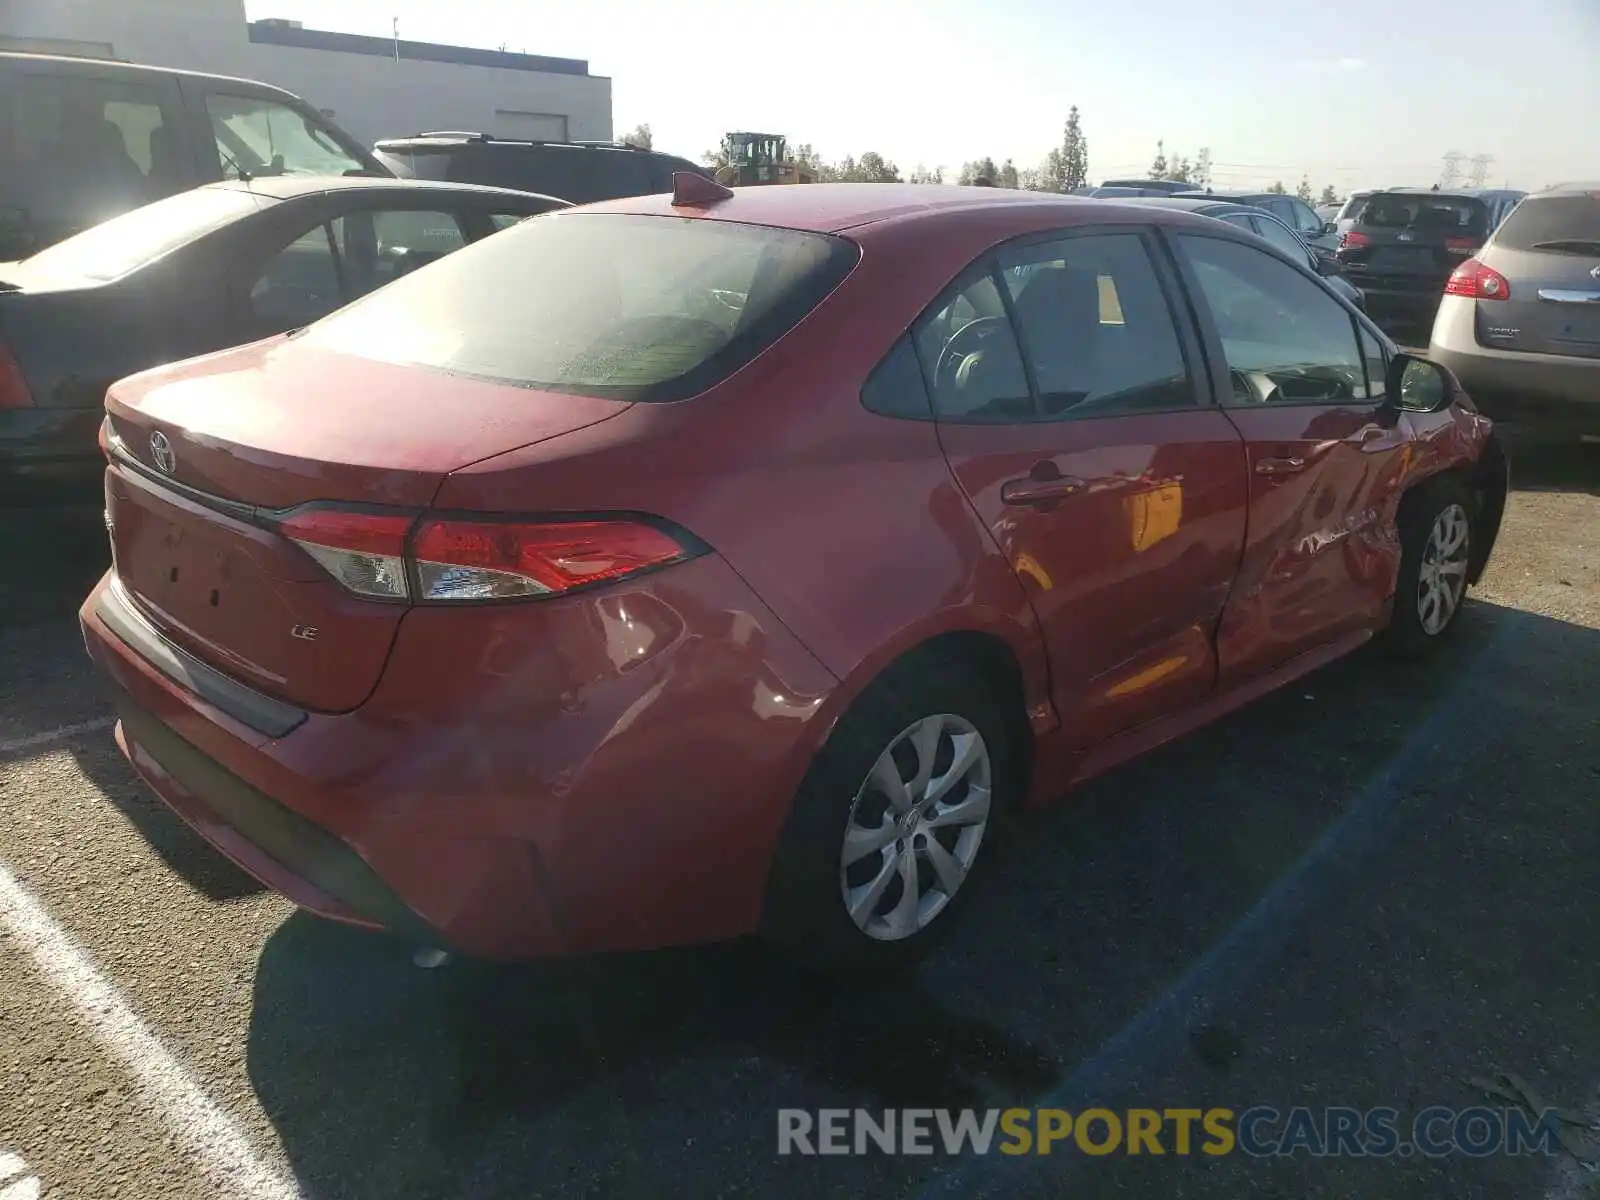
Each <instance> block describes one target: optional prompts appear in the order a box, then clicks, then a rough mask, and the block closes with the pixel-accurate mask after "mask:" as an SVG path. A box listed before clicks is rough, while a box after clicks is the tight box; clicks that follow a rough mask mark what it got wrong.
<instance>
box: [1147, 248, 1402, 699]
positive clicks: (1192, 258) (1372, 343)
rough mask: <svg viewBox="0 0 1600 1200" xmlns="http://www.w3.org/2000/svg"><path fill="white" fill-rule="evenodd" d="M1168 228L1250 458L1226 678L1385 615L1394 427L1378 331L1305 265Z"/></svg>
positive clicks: (1396, 467) (1390, 566)
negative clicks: (1383, 404) (1207, 324)
mask: <svg viewBox="0 0 1600 1200" xmlns="http://www.w3.org/2000/svg"><path fill="white" fill-rule="evenodd" d="M1175 241H1176V243H1177V246H1178V249H1179V252H1180V254H1181V257H1182V260H1183V261H1184V262H1185V263H1186V264H1187V267H1188V269H1189V271H1190V272H1192V275H1191V278H1192V280H1193V285H1192V286H1193V290H1194V292H1195V294H1196V297H1197V300H1198V302H1199V303H1200V304H1201V305H1202V307H1203V308H1204V309H1205V310H1206V311H1207V312H1209V315H1210V317H1211V323H1212V325H1214V327H1215V339H1216V341H1215V343H1214V344H1213V346H1212V351H1211V352H1212V354H1213V355H1214V356H1218V357H1220V358H1221V359H1222V360H1223V361H1225V362H1226V364H1227V367H1228V374H1229V378H1230V381H1231V384H1232V387H1231V389H1230V392H1229V394H1227V395H1226V396H1224V404H1225V406H1226V409H1227V413H1228V416H1229V418H1230V419H1231V420H1232V421H1233V423H1234V425H1235V426H1237V427H1238V429H1239V431H1240V432H1241V433H1242V434H1243V436H1244V440H1245V447H1246V451H1247V454H1248V458H1249V467H1250V472H1249V480H1250V522H1249V526H1250V528H1249V537H1248V540H1247V543H1246V546H1245V552H1244V556H1243V559H1242V560H1241V562H1240V567H1239V577H1238V580H1237V582H1236V583H1235V585H1234V590H1233V595H1232V597H1231V598H1230V600H1229V602H1228V606H1227V610H1226V612H1225V613H1224V615H1223V619H1222V626H1221V629H1220V630H1219V632H1218V636H1217V655H1218V659H1219V661H1220V663H1221V668H1222V682H1223V685H1224V686H1228V685H1229V684H1232V683H1235V682H1238V681H1239V680H1242V679H1244V678H1247V677H1249V676H1251V675H1254V674H1258V673H1260V672H1262V671H1266V670H1270V669H1272V668H1273V667H1275V666H1278V665H1280V664H1281V663H1283V662H1286V661H1287V660H1288V659H1290V658H1293V657H1294V656H1295V655H1297V654H1301V653H1303V652H1305V651H1308V650H1313V649H1315V648H1317V647H1319V646H1323V645H1326V644H1328V643H1330V642H1334V641H1337V640H1338V639H1340V638H1341V637H1343V636H1345V635H1351V634H1357V633H1360V632H1363V631H1371V630H1373V629H1375V628H1377V627H1378V625H1379V624H1381V622H1382V621H1383V620H1384V617H1385V614H1386V612H1387V604H1388V599H1389V596H1390V595H1391V594H1392V593H1393V590H1394V580H1395V574H1396V571H1397V570H1398V567H1399V546H1398V544H1397V542H1396V541H1395V539H1394V537H1393V532H1392V525H1391V521H1392V517H1393V501H1394V497H1395V491H1396V488H1397V487H1398V486H1399V482H1400V475H1401V472H1402V470H1403V468H1404V455H1405V451H1406V446H1407V438H1406V432H1405V428H1404V426H1402V425H1400V424H1399V423H1398V422H1397V421H1396V420H1395V419H1394V418H1393V417H1392V416H1390V417H1388V418H1387V419H1386V417H1385V414H1384V412H1383V411H1382V410H1381V408H1380V401H1381V396H1382V391H1383V351H1382V349H1381V347H1380V345H1379V343H1378V342H1377V341H1376V339H1374V338H1372V337H1371V335H1370V334H1369V333H1367V332H1366V331H1365V330H1364V328H1363V327H1362V325H1361V323H1360V322H1359V320H1357V319H1356V318H1354V317H1353V315H1352V314H1351V312H1350V311H1349V310H1348V309H1347V308H1345V307H1344V305H1342V304H1341V303H1339V301H1337V300H1336V299H1334V298H1333V296H1331V295H1329V294H1328V292H1327V291H1326V290H1325V289H1324V288H1323V287H1322V285H1321V284H1320V283H1319V282H1317V281H1316V280H1315V279H1313V278H1312V277H1311V275H1310V274H1309V273H1306V272H1302V271H1300V270H1298V269H1297V268H1295V267H1291V266H1289V265H1288V264H1287V263H1285V262H1283V261H1281V260H1280V259H1278V258H1276V257H1275V256H1273V255H1271V254H1269V253H1267V252H1265V251H1264V250H1261V249H1258V248H1256V247H1255V246H1251V245H1248V244H1246V243H1244V242H1240V241H1234V240H1228V239H1225V238H1222V237H1209V236H1196V235H1193V234H1187V233H1186V234H1182V235H1180V236H1178V237H1177V238H1176V239H1175Z"/></svg>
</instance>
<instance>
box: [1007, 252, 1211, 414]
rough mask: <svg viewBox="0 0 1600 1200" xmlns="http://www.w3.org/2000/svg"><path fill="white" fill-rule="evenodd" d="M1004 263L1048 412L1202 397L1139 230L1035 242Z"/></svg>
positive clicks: (1148, 407)
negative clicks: (1196, 390)
mask: <svg viewBox="0 0 1600 1200" xmlns="http://www.w3.org/2000/svg"><path fill="white" fill-rule="evenodd" d="M1000 265H1001V268H1002V274H1003V277H1004V279H1005V281H1006V287H1007V290H1008V291H1009V292H1010V298H1011V309H1012V312H1013V313H1015V314H1016V322H1017V328H1018V330H1019V331H1020V333H1021V336H1022V350H1023V353H1024V354H1025V355H1026V356H1027V359H1028V361H1029V362H1030V363H1031V364H1032V366H1033V375H1034V380H1035V382H1036V383H1037V385H1038V390H1039V407H1040V413H1041V415H1042V416H1043V417H1045V418H1050V417H1055V416H1061V415H1063V414H1070V415H1072V416H1074V417H1087V416H1102V417H1103V416H1113V415H1118V414H1123V413H1134V412H1150V411H1160V410H1163V409H1170V408H1187V407H1190V406H1192V405H1194V404H1195V402H1196V398H1195V395H1194V392H1193V390H1192V389H1191V387H1190V386H1189V376H1188V370H1187V368H1186V366H1185V365H1184V360H1183V349H1182V347H1181V345H1180V343H1179V341H1178V333H1177V329H1176V328H1175V326H1174V325H1173V321H1172V312H1171V310H1170V309H1169V308H1168V306H1167V301H1166V297H1165V295H1164V294H1163V292H1162V289H1161V282H1160V279H1159V277H1158V276H1157V275H1156V272H1155V268H1154V267H1153V266H1152V265H1151V262H1150V256H1149V253H1148V252H1147V251H1146V250H1145V246H1144V242H1143V240H1142V239H1141V238H1140V237H1139V236H1138V235H1136V234H1131V233H1116V234H1098V235H1092V236H1088V237H1071V238H1063V239H1061V240H1060V241H1056V242H1043V243H1035V244H1033V245H1029V246H1025V247H1022V248H1020V249H1018V250H1015V251H1009V252H1007V253H1006V254H1004V255H1002V257H1001V260H1000Z"/></svg>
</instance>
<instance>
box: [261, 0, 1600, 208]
mask: <svg viewBox="0 0 1600 1200" xmlns="http://www.w3.org/2000/svg"><path fill="white" fill-rule="evenodd" d="M245 7H246V11H247V14H248V16H249V17H250V19H252V20H257V19H260V18H262V17H287V18H291V19H295V20H299V21H302V22H304V24H305V25H306V26H307V27H310V28H320V29H331V30H339V31H343V32H350V33H367V34H377V35H383V36H388V35H389V33H390V29H391V21H392V19H393V18H396V17H398V18H399V22H400V36H401V37H403V38H407V39H413V40H418V41H437V42H450V43H455V44H458V45H469V46H488V47H497V46H500V45H502V44H504V45H505V47H506V48H507V49H510V50H523V51H526V52H528V53H530V54H548V55H555V56H559V57H569V58H581V59H586V60H587V61H588V63H589V70H590V72H591V73H592V74H596V75H606V76H609V77H610V78H611V79H612V111H613V117H614V124H615V128H616V131H617V133H618V134H619V135H620V134H621V133H623V132H624V131H626V130H629V129H632V128H633V127H634V126H635V125H637V124H640V123H648V124H649V125H650V126H651V130H652V132H653V134H654V139H655V145H656V147H657V148H658V149H662V150H668V151H671V152H673V153H678V154H683V155H685V156H687V157H691V158H698V157H699V155H700V154H701V152H702V151H705V150H707V149H710V148H711V147H713V146H714V145H716V144H717V143H718V142H719V141H720V140H721V136H722V133H723V132H724V131H726V130H731V129H756V130H761V131H763V132H772V133H782V134H785V135H786V136H787V137H788V138H789V141H790V143H791V144H795V143H801V142H805V143H810V144H811V145H813V146H815V147H816V149H817V150H818V151H819V152H820V153H821V154H822V155H823V157H825V158H828V159H838V158H841V157H843V156H844V155H845V154H855V155H857V156H859V155H860V154H861V153H862V152H864V151H867V150H876V151H878V152H879V153H880V154H882V155H884V157H886V158H888V159H889V160H891V161H892V162H895V163H897V164H898V165H899V166H900V167H901V169H902V170H903V171H909V170H910V169H911V168H912V167H914V166H917V165H919V164H921V165H925V166H928V167H932V166H936V165H939V164H943V165H944V166H945V167H946V169H947V172H948V173H949V174H950V175H951V176H953V175H954V173H955V171H956V170H957V169H959V166H960V164H961V163H962V162H964V161H966V160H968V159H975V158H979V157H981V156H983V155H989V156H992V157H993V158H994V159H995V160H996V162H1000V161H1002V160H1004V159H1005V158H1008V157H1009V158H1012V159H1014V160H1015V162H1016V164H1017V166H1018V167H1019V168H1021V167H1027V166H1033V165H1037V164H1038V163H1039V162H1041V161H1042V160H1043V158H1044V156H1045V154H1046V153H1047V152H1048V151H1049V150H1050V148H1051V147H1052V146H1056V145H1059V144H1060V139H1061V132H1062V126H1063V123H1064V121H1065V119H1066V115H1067V111H1068V108H1069V107H1070V106H1071V105H1074V104H1075V105H1077V106H1078V109H1079V112H1080V114H1081V118H1082V123H1083V130H1084V133H1085V135H1086V136H1087V138H1088V142H1089V175H1090V179H1091V181H1099V180H1101V179H1105V178H1108V177H1112V176H1117V175H1128V174H1135V175H1142V174H1145V173H1146V172H1147V171H1148V168H1149V166H1150V162H1151V160H1152V159H1153V158H1154V157H1155V151H1156V143H1157V141H1158V139H1159V140H1163V141H1164V142H1165V146H1166V150H1167V153H1168V155H1169V156H1170V155H1172V154H1174V153H1177V154H1183V155H1186V156H1190V157H1193V156H1194V155H1195V154H1196V153H1197V152H1198V151H1199V150H1200V148H1202V147H1209V148H1210V150H1211V157H1212V162H1213V164H1214V167H1213V186H1215V187H1219V188H1220V187H1264V186H1266V185H1268V184H1270V183H1272V182H1274V181H1277V180H1281V181H1282V182H1283V183H1284V184H1285V185H1286V186H1289V187H1290V188H1291V189H1292V188H1293V186H1294V185H1296V184H1298V183H1299V181H1300V179H1301V176H1302V175H1304V176H1305V177H1306V178H1308V179H1309V180H1310V182H1311V184H1312V187H1313V189H1314V190H1315V191H1317V192H1319V193H1320V192H1321V190H1322V188H1323V186H1324V185H1325V184H1332V185H1334V187H1335V188H1336V190H1338V191H1339V192H1340V193H1341V194H1342V193H1343V192H1345V191H1348V190H1350V189H1352V188H1358V187H1361V186H1364V185H1365V186H1400V185H1405V184H1429V183H1432V182H1435V181H1436V180H1437V179H1438V178H1439V174H1440V171H1441V169H1442V160H1443V156H1444V155H1445V154H1446V153H1447V152H1450V151H1457V152H1460V153H1461V154H1464V155H1466V156H1467V157H1468V158H1471V157H1473V156H1476V155H1491V156H1492V157H1493V162H1492V163H1491V164H1490V165H1489V168H1488V170H1489V181H1490V183H1491V184H1494V185H1500V184H1509V185H1510V186H1513V187H1521V188H1525V189H1531V188H1538V187H1543V186H1545V185H1547V184H1550V183H1554V182H1557V181H1560V180H1571V179H1600V139H1596V138H1595V137H1594V136H1593V129H1594V127H1595V124H1596V120H1595V118H1596V114H1600V0H1520V2H1519V3H1506V0H1341V2H1340V3H1339V4H1337V5H1320V4H1315V3H1310V2H1308V0H1204V2H1202V0H1123V2H1122V3H1106V2H1105V0H805V3H803V4H802V3H797V2H795V0H767V2H766V3H765V4H762V3H760V2H759V0H756V2H741V0H694V2H693V3H682V4H671V3H667V4H662V3H656V2H645V0H579V2H577V3H573V2H571V0H564V2H560V3H550V2H548V0H544V2H540V3H534V4H528V3H516V2H514V0H449V2H448V3H444V2H440V0H246V6H245Z"/></svg>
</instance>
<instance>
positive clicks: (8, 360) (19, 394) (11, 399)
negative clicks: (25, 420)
mask: <svg viewBox="0 0 1600 1200" xmlns="http://www.w3.org/2000/svg"><path fill="white" fill-rule="evenodd" d="M32 407H33V393H32V392H30V391H29V390H28V381H27V379H25V378H24V377H23V374H22V368H21V367H20V366H19V365H18V364H17V360H16V359H15V358H13V357H12V355H11V350H10V349H9V348H8V347H7V346H6V344H5V343H4V342H0V412H4V411H5V410H6V409H8V408H32Z"/></svg>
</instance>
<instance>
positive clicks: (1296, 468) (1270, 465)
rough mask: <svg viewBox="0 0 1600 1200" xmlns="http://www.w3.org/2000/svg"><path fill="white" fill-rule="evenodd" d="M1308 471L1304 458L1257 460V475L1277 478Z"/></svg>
mask: <svg viewBox="0 0 1600 1200" xmlns="http://www.w3.org/2000/svg"><path fill="white" fill-rule="evenodd" d="M1305 469H1306V460H1305V459H1303V458H1261V459H1257V460H1256V474H1257V475H1267V476H1271V477H1277V476H1280V475H1294V474H1296V473H1298V472H1300V471H1304V470H1305Z"/></svg>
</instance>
